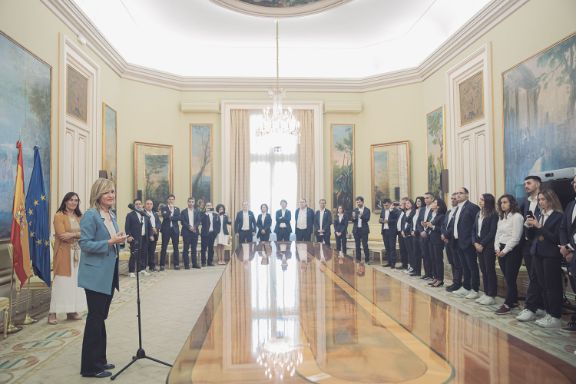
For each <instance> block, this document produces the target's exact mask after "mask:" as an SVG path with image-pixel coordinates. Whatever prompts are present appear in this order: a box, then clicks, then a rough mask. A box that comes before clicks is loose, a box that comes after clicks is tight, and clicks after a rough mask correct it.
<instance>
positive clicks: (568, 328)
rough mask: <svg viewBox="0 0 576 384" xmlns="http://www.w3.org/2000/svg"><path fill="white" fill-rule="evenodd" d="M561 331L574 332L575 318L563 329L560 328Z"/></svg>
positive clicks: (575, 329)
mask: <svg viewBox="0 0 576 384" xmlns="http://www.w3.org/2000/svg"><path fill="white" fill-rule="evenodd" d="M562 329H563V330H565V331H569V332H576V318H574V317H572V320H570V321H569V322H568V324H566V326H565V327H562Z"/></svg>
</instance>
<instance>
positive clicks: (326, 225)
mask: <svg viewBox="0 0 576 384" xmlns="http://www.w3.org/2000/svg"><path fill="white" fill-rule="evenodd" d="M331 226H332V212H330V211H329V210H328V209H324V217H323V218H322V229H323V230H324V234H325V235H330V227H331ZM319 230H320V210H317V211H316V213H315V214H314V232H318V231H319Z"/></svg>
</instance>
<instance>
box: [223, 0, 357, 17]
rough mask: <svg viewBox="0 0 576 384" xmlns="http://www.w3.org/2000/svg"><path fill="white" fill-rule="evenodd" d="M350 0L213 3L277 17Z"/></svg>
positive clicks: (311, 11)
mask: <svg viewBox="0 0 576 384" xmlns="http://www.w3.org/2000/svg"><path fill="white" fill-rule="evenodd" d="M348 1H350V0H323V1H317V2H310V3H308V4H305V5H298V6H291V7H267V6H264V5H256V4H250V3H247V2H243V1H238V0H212V2H213V3H216V4H218V5H220V6H222V7H225V8H228V9H231V10H233V11H236V12H240V13H244V14H246V15H252V16H262V17H275V18H278V17H294V16H305V15H312V14H314V13H319V12H323V11H326V10H328V9H330V8H333V7H337V6H339V5H342V4H344V3H346V2H348Z"/></svg>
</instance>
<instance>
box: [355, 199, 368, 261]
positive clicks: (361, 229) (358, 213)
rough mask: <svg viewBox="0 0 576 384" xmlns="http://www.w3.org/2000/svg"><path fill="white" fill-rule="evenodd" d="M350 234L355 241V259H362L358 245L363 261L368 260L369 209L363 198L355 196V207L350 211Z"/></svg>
mask: <svg viewBox="0 0 576 384" xmlns="http://www.w3.org/2000/svg"><path fill="white" fill-rule="evenodd" d="M352 234H353V235H354V240H355V242H356V261H357V262H361V261H362V252H361V248H360V246H362V248H363V249H364V261H365V262H366V263H367V262H369V261H370V250H369V249H368V235H369V234H370V209H369V208H368V207H365V206H364V198H363V197H362V196H358V197H356V208H354V210H353V211H352Z"/></svg>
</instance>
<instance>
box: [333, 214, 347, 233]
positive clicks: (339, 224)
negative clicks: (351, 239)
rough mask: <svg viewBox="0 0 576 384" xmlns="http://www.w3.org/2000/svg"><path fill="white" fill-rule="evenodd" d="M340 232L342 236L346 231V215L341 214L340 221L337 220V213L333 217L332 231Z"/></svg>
mask: <svg viewBox="0 0 576 384" xmlns="http://www.w3.org/2000/svg"><path fill="white" fill-rule="evenodd" d="M336 232H340V233H341V234H342V236H346V234H347V233H348V215H347V214H345V213H344V214H342V221H340V220H338V214H336V216H335V217H334V233H336Z"/></svg>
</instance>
